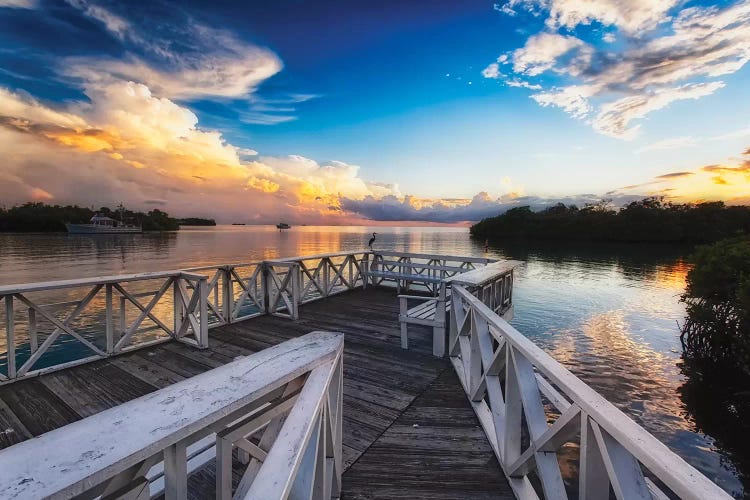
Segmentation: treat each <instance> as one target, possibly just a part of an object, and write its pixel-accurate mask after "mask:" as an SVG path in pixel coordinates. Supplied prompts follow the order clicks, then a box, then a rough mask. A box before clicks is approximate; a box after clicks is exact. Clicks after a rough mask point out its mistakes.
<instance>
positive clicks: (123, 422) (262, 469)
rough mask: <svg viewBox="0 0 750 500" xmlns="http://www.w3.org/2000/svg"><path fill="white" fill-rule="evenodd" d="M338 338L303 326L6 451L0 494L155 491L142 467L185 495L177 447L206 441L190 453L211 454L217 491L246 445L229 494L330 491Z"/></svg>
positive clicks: (226, 489) (335, 451)
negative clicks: (301, 331) (292, 335)
mask: <svg viewBox="0 0 750 500" xmlns="http://www.w3.org/2000/svg"><path fill="white" fill-rule="evenodd" d="M343 345H344V336H343V334H339V333H329V332H313V333H310V334H307V335H304V336H302V337H298V338H296V339H292V340H289V341H287V342H284V343H282V344H279V345H276V346H274V347H270V348H268V349H264V350H263V351H260V352H257V353H255V354H252V355H250V356H248V357H245V358H242V359H239V360H237V361H234V362H232V363H229V364H227V365H224V366H221V367H219V368H215V369H213V370H210V371H209V372H206V373H203V374H201V375H197V376H194V377H191V378H189V379H186V380H183V381H181V382H178V383H176V384H174V385H171V386H168V387H166V388H164V389H161V390H159V391H156V392H154V393H151V394H148V395H146V396H143V397H140V398H138V399H135V400H133V401H130V402H127V403H124V404H122V405H119V406H116V407H114V408H111V409H109V410H105V411H103V412H101V413H98V414H96V415H92V416H90V417H88V418H85V419H83V420H79V421H77V422H74V423H71V424H68V425H66V426H64V427H61V428H58V429H56V430H53V431H51V432H48V433H46V434H43V435H41V436H39V437H37V438H34V439H30V440H27V441H24V442H22V443H19V444H17V445H14V446H12V447H9V448H6V449H4V450H2V451H0V470H2V471H3V473H2V474H0V497H1V498H10V497H13V498H48V497H54V498H71V497H74V496H77V495H84V494H85V496H86V497H92V498H93V497H96V496H99V495H101V496H102V497H107V495H113V496H117V497H118V498H120V497H127V498H144V497H145V498H149V497H150V496H151V495H152V494H155V493H158V491H159V489H160V486H158V485H157V484H156V483H157V482H156V481H154V482H153V483H152V482H151V481H150V480H149V479H148V478H149V477H153V476H154V474H152V473H150V472H149V471H150V470H162V471H163V474H162V475H163V480H162V481H161V484H163V488H164V491H165V494H166V498H185V495H186V493H187V488H188V481H187V479H188V475H189V474H188V471H189V470H191V469H194V468H195V464H190V463H189V452H188V448H189V447H191V445H193V444H195V443H199V442H202V441H204V440H206V439H209V440H212V441H213V442H214V443H215V450H216V452H215V453H209V454H207V455H204V456H202V457H201V460H202V461H203V463H206V462H207V461H209V460H211V459H212V458H213V456H214V455H215V456H216V458H217V466H216V471H217V472H216V478H217V498H220V499H222V500H223V499H226V498H231V496H232V491H231V478H232V466H233V464H232V448H233V447H235V448H238V449H241V450H243V451H245V452H246V453H248V455H247V460H246V461H244V460H243V462H244V463H245V464H246V465H247V468H246V470H245V474H244V476H243V478H242V481H240V486H239V487H238V489H237V491H236V492H235V495H237V496H238V497H240V498H271V497H269V496H258V495H256V494H255V493H254V492H256V491H274V488H276V485H278V484H284V485H290V486H289V487H286V488H285V491H290V492H294V493H295V494H297V495H298V496H299V497H302V496H307V497H308V498H309V497H310V495H311V491H313V490H312V488H315V491H325V492H328V495H327V497H328V498H337V497H338V496H339V494H340V487H341V473H342V471H343V468H342V456H341V451H342V439H341V436H342V431H341V425H342V411H341V408H342V394H343V386H342V380H343V372H342V362H341V361H342V355H343ZM287 415H288V417H287ZM300 426H302V427H303V428H304V431H305V432H304V433H300V432H298V430H299V428H300ZM253 437H258V438H259V440H260V441H259V444H257V445H256V444H254V442H256V441H251V438H253ZM209 449H210V448H209ZM311 449H313V450H316V452H313V453H309V452H308V450H311ZM289 450H294V451H295V453H293V454H290V453H289ZM279 457H282V458H284V459H285V460H279ZM198 465H200V464H198ZM235 467H236V465H235ZM316 468H317V472H319V473H320V472H323V474H314V475H311V476H310V477H303V475H304V474H308V473H309V471H314V470H316ZM295 479H304V480H299V481H295ZM295 488H299V489H298V490H295ZM302 488H308V489H307V491H303V489H302ZM305 493H306V495H305ZM129 495H132V496H129Z"/></svg>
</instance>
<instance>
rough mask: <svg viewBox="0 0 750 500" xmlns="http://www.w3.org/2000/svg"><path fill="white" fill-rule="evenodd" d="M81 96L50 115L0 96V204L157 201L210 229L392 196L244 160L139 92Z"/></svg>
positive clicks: (183, 115) (340, 174) (318, 172)
mask: <svg viewBox="0 0 750 500" xmlns="http://www.w3.org/2000/svg"><path fill="white" fill-rule="evenodd" d="M85 92H86V95H87V97H88V98H89V101H88V102H78V103H75V102H74V103H68V104H67V105H66V106H65V107H64V108H61V109H53V108H51V107H48V106H47V105H45V104H42V103H40V102H39V101H36V100H35V99H33V98H31V97H30V96H28V95H24V94H21V93H14V92H11V91H9V90H7V89H1V88H0V143H1V144H3V154H4V156H5V158H6V162H5V164H4V167H3V170H2V172H1V173H0V199H3V200H4V201H5V202H6V203H20V202H24V201H28V200H29V199H33V200H56V201H60V202H72V203H83V204H85V205H89V204H102V203H107V202H109V201H110V200H112V199H114V200H118V201H120V200H121V201H123V202H124V203H126V204H128V205H131V206H133V207H139V206H140V207H142V206H144V205H150V204H153V200H161V201H163V202H164V203H163V204H164V205H165V206H167V207H168V208H169V210H170V211H174V213H176V214H185V213H194V212H195V209H196V206H200V207H201V211H202V212H204V213H205V214H206V216H212V217H216V218H218V219H219V220H226V219H227V218H232V219H237V218H241V217H244V218H247V217H249V216H250V215H252V217H253V219H252V220H254V221H259V222H273V221H275V220H278V218H279V217H283V218H285V219H288V220H290V221H293V222H301V221H305V222H308V223H315V222H319V223H321V222H326V221H327V222H330V221H331V220H332V219H336V218H339V219H340V218H341V217H343V216H345V214H342V212H341V207H340V201H339V200H340V198H341V197H344V196H346V197H350V198H361V197H365V196H384V195H394V194H398V190H397V187H395V186H387V185H375V184H371V183H368V182H366V181H365V180H363V179H361V178H360V177H359V167H358V166H355V165H350V164H347V163H344V162H340V161H330V162H325V163H318V162H316V161H314V160H311V159H309V158H304V157H301V156H289V157H265V156H258V155H257V154H252V153H257V152H256V151H253V150H248V149H247V148H240V147H237V146H234V145H232V144H230V143H228V142H227V141H226V140H225V139H224V137H223V136H222V135H221V134H220V133H219V132H216V131H211V130H203V129H201V128H199V126H198V118H197V116H196V115H195V114H194V113H193V112H192V111H190V110H189V109H187V108H186V107H184V106H182V105H180V104H177V103H175V102H174V101H171V100H170V99H167V98H165V97H158V96H156V95H154V94H153V93H152V91H151V90H150V89H149V88H148V87H147V86H145V85H143V84H137V83H134V82H125V81H115V82H112V83H110V84H108V85H106V86H101V87H96V88H94V89H87V90H86V91H85ZM248 157H250V158H253V159H252V160H250V161H248ZM243 220H246V219H243ZM342 220H344V219H342Z"/></svg>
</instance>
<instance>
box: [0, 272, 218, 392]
mask: <svg viewBox="0 0 750 500" xmlns="http://www.w3.org/2000/svg"><path fill="white" fill-rule="evenodd" d="M154 288H156V289H154ZM51 292H62V293H64V295H65V296H67V297H75V298H74V299H73V300H66V301H62V302H60V301H58V302H52V303H50V302H48V301H47V300H45V298H46V297H48V296H49V294H50V293H51ZM208 292H209V290H208V281H207V279H206V277H205V276H202V275H199V274H193V273H190V272H186V271H166V272H160V273H142V274H129V275H122V276H108V277H98V278H86V279H74V280H64V281H52V282H45V283H35V284H28V285H9V286H2V287H0V302H2V303H3V309H2V315H1V316H0V318H2V327H3V330H4V333H5V335H4V336H0V349H2V348H3V347H4V348H5V349H4V351H5V353H4V354H5V370H4V373H3V372H2V371H0V382H8V381H13V380H17V379H21V378H26V377H31V376H35V375H39V374H41V373H45V372H48V371H52V370H60V369H63V368H66V367H69V366H73V365H76V364H80V363H85V362H88V361H93V360H96V359H101V358H105V357H108V356H112V355H116V354H122V353H125V352H128V351H130V350H133V349H138V348H142V347H146V346H149V345H153V344H155V343H159V342H164V341H167V340H171V339H173V340H178V341H180V342H185V343H188V344H191V345H194V346H197V347H201V348H203V347H206V346H207V345H208V311H207V307H208V306H207V303H208V300H207V297H208ZM56 296H59V295H56ZM3 344H4V345H3ZM0 352H2V351H0ZM45 355H47V356H45Z"/></svg>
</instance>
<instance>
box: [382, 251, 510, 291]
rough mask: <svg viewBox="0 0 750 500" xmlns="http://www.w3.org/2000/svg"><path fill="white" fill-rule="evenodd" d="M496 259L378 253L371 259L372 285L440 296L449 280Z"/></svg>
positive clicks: (390, 252) (393, 252)
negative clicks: (442, 288)
mask: <svg viewBox="0 0 750 500" xmlns="http://www.w3.org/2000/svg"><path fill="white" fill-rule="evenodd" d="M491 262H496V259H489V258H485V257H462V256H456V255H437V254H422V253H409V252H395V251H375V252H372V253H371V255H370V259H369V266H368V275H369V277H370V282H371V283H372V285H381V284H383V282H387V283H394V284H395V285H396V286H397V287H398V288H399V290H402V289H403V290H410V289H412V288H415V287H416V288H417V289H422V290H427V291H429V292H431V293H433V294H435V295H437V293H438V291H439V288H440V283H441V282H442V281H443V280H445V279H446V278H450V277H452V276H455V275H457V274H461V273H465V272H467V271H471V270H473V269H476V268H478V267H481V266H484V265H486V264H489V263H491Z"/></svg>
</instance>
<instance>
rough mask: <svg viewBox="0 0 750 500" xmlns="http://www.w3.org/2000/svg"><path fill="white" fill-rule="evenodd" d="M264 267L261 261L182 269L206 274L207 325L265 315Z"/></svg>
mask: <svg viewBox="0 0 750 500" xmlns="http://www.w3.org/2000/svg"><path fill="white" fill-rule="evenodd" d="M264 269H265V268H264V264H263V262H250V263H244V264H228V265H221V266H203V267H191V268H189V269H184V271H185V272H189V273H197V274H207V275H208V277H207V283H208V297H207V300H208V304H207V308H208V314H209V324H208V326H209V328H213V327H215V326H221V325H226V324H229V323H234V322H236V321H243V320H246V319H250V318H254V317H256V316H260V315H262V314H265V312H266V306H265V303H266V297H265V291H264V290H265V287H264V285H263V280H264Z"/></svg>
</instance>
